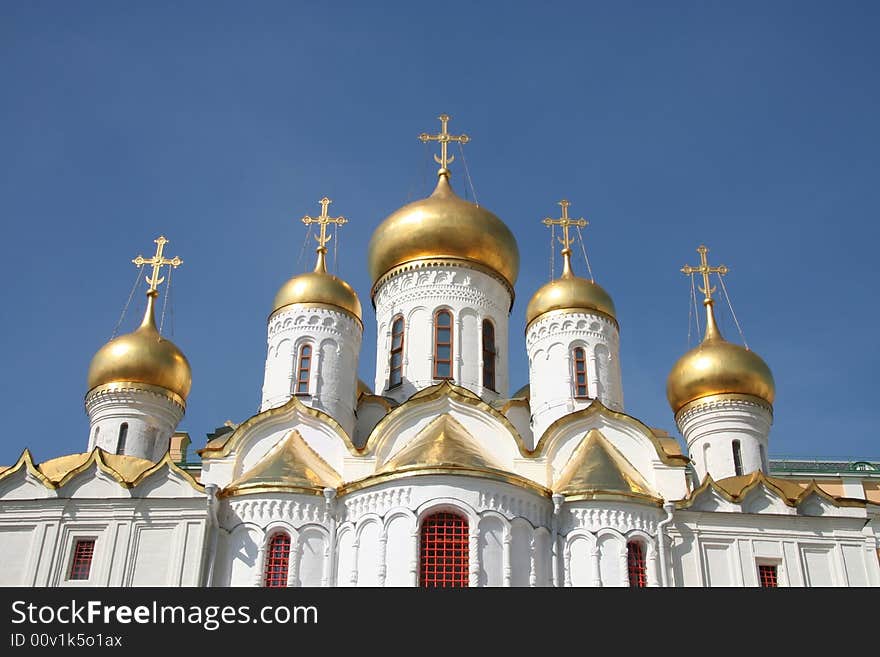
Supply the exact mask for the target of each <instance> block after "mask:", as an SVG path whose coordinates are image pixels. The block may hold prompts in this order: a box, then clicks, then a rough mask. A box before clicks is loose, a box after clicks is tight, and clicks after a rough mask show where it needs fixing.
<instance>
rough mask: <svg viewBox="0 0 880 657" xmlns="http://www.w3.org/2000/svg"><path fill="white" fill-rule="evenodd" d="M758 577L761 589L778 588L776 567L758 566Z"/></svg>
mask: <svg viewBox="0 0 880 657" xmlns="http://www.w3.org/2000/svg"><path fill="white" fill-rule="evenodd" d="M758 576H759V578H760V580H761V588H764V589H775V588H776V587H778V586H779V579H778V577H777V576H776V566H768V565H760V566H758Z"/></svg>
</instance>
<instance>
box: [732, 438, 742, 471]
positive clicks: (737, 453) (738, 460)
mask: <svg viewBox="0 0 880 657" xmlns="http://www.w3.org/2000/svg"><path fill="white" fill-rule="evenodd" d="M733 473H734V475H735V476H737V477H739V476H740V475H741V474H742V473H743V458H742V448H741V447H740V445H739V441H738V440H734V441H733Z"/></svg>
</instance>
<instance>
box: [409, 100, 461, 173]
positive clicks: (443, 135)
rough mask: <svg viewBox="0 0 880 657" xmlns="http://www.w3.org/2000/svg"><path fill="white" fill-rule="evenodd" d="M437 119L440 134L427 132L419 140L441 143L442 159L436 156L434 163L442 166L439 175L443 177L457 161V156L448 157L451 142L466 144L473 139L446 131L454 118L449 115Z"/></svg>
mask: <svg viewBox="0 0 880 657" xmlns="http://www.w3.org/2000/svg"><path fill="white" fill-rule="evenodd" d="M437 118H439V119H440V133H439V134H436V135H429V134H428V133H427V132H423V133H422V134H420V135H419V139H421V140H422V142H424V143H427V142H429V141H438V142H440V157H437V156H436V155H434V161H435V162H436V163H437V164H439V165H440V171H439V173H440V175H443V174H444V173H446V174H448V173H449V165H450V164H452V163H453V162H454V161H455V156H454V155H448V154H447V152H446V146H447V145H448V144H449V142H451V141H457V142H459V143H462V144H466V143H468V142H469V141H470V140H471V138H470V137H468V136H467V135H465V134H461V135H450V134H449V132H448V131H447V130H446V124H447V123H449V119H451V118H452V117H451V116H449V115H448V114H441V115H440V116H439V117H437Z"/></svg>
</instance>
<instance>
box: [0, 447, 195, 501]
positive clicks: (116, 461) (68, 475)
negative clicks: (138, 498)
mask: <svg viewBox="0 0 880 657" xmlns="http://www.w3.org/2000/svg"><path fill="white" fill-rule="evenodd" d="M22 465H24V466H26V467H27V468H28V471H29V472H30V473H31V474H32V475H34V476H35V477H36V478H37V479H39V480H40V481H41V482H42V483H43V485H45V486H46V487H47V488H61V487H63V486H64V485H65V484H67V483H68V482H69V481H70V480H71V479H73V478H74V477H76V476H77V475H79V474H82V473H83V472H85V471H86V470H88V469H89V468H90V467H91V466H92V465H95V466H96V467H97V468H98V469H99V470H100V471H101V472H103V473H105V474H106V475H108V476H109V477H111V478H112V479H113V480H115V481H116V482H117V483H118V484H119V485H120V486H123V487H124V488H134V487H136V486H138V485H140V483H141V482H143V481H144V480H145V479H147V478H148V477H150V476H151V475H153V474H155V473H156V472H158V471H159V470H161V469H162V468H163V467H164V466H166V465H167V466H168V468H169V469H171V470H173V471H174V472H176V473H177V474H178V475H180V476H181V477H182V478H183V479H184V480H185V481H186V482H187V483H188V484H189V485H190V486H192V487H193V488H194V489H195V490H197V491H199V492H204V490H205V488H204V486H202V485H201V484H200V483H199V482H198V481H197V480H196V479H195V478H194V477H193V476H192V475H191V474H190V473H188V472H187V471H186V470H183V469H181V468H180V467H179V466H178V465H177V464H176V463H174V461H173V460H172V459H171V455H170V453H169V452H166V453H165V456H164V457H163V458H162V459H161V460H160V461H158V462H157V463H153V462H152V461H148V460H147V459H141V458H138V457H136V456H126V455H124V454H110V453H109V452H106V451H104V450H103V449H101V448H100V447H95V448H94V449H92V451H91V452H82V453H79V454H67V455H64V456H59V457H57V458H54V459H49V460H48V461H44V462H43V463H40V464H39V465H38V466H36V465H34V462H33V457H32V456H31V453H30V451H29V450H27V449H26V450H25V451H24V452H22V455H21V457H20V458H19V460H18V462H17V463H16V464H15V465H14V466H12V467H11V468H8V469H7V470H6V471H4V472H2V473H0V480H2V479H3V478H4V477H7V476H9V475H10V474H12V472H13V471H17V470H18V469H19V468H20V467H22Z"/></svg>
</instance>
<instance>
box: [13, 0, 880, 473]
mask: <svg viewBox="0 0 880 657" xmlns="http://www.w3.org/2000/svg"><path fill="white" fill-rule="evenodd" d="M878 34H880V4H878V3H876V2H863V3H859V2H839V3H832V2H802V1H797V2H794V1H792V2H767V1H762V2H723V3H722V2H697V1H696V0H695V1H693V2H683V3H674V2H662V3H658V2H553V1H549V2H548V1H544V2H530V3H514V2H479V3H478V2H446V3H437V2H415V1H412V0H408V1H406V2H387V1H386V2H382V3H366V2H351V3H349V2H332V3H319V2H308V3H305V2H261V1H258V2H247V3H245V2H149V3H146V2H142V3H131V2H126V3H120V2H88V1H84V0H80V1H78V2H60V1H58V2H43V1H37V0H31V1H28V2H5V3H3V4H2V6H0V89H2V103H0V167H2V171H0V216H2V222H3V227H4V231H3V232H4V249H3V250H4V256H3V259H4V263H3V265H4V266H3V269H4V286H3V293H2V294H3V297H2V305H0V308H2V313H3V318H2V319H3V321H2V324H0V343H2V349H3V352H2V353H3V361H4V365H3V371H4V376H3V377H2V378H0V380H2V383H0V385H2V388H0V393H2V399H3V402H2V403H3V410H4V412H3V419H4V432H3V434H4V437H3V441H2V443H0V464H9V463H11V462H13V461H14V460H15V459H16V458H17V457H18V455H19V453H20V452H21V450H22V449H23V448H24V447H25V446H28V447H30V448H31V450H32V451H33V452H34V454H35V456H36V458H37V459H38V460H44V459H47V458H51V457H54V456H57V455H60V454H66V453H71V452H78V451H83V450H84V449H85V448H86V445H87V432H88V423H87V418H86V416H85V413H84V411H83V396H84V394H85V392H86V371H87V369H88V364H89V361H90V359H91V357H92V355H93V354H94V352H95V351H96V350H97V349H98V348H99V347H100V346H101V345H102V344H103V343H104V342H105V341H106V340H107V339H108V338H109V336H110V333H111V332H112V330H113V327H114V325H115V324H116V321H117V319H118V317H119V313H120V311H121V309H122V307H123V305H124V304H125V301H126V298H127V296H128V293H129V290H130V289H131V285H132V281H133V277H134V274H135V269H134V266H133V265H131V264H130V260H131V258H133V257H134V256H136V255H137V254H139V253H143V254H144V255H150V254H151V253H152V249H153V246H154V245H153V243H152V240H153V239H154V238H155V237H156V236H157V235H158V234H159V233H164V234H165V235H166V236H167V237H168V238H169V239H170V240H171V243H170V244H169V246H168V249H167V252H168V253H169V254H171V255H174V254H177V255H179V256H181V257H182V258H183V259H184V261H185V264H184V265H183V267H181V268H180V269H178V270H177V271H176V272H175V273H174V287H173V294H172V301H173V308H174V315H173V335H172V336H171V337H172V339H173V340H174V341H175V342H176V343H177V344H178V345H179V346H180V347H181V348H182V349H183V350H184V352H185V353H186V354H187V356H188V358H189V360H190V362H191V364H192V367H193V372H194V382H193V390H192V394H191V396H190V400H189V406H188V408H187V414H186V417H185V418H184V420H183V422H182V425H181V428H182V429H184V430H187V431H189V432H190V434H191V436H192V438H193V443H194V446H195V447H201V446H203V445H204V442H205V433H206V432H209V431H212V430H213V429H214V427H216V426H218V425H221V424H222V423H223V422H224V421H225V420H227V419H231V420H233V421H236V422H241V421H243V420H245V419H246V418H248V417H249V416H251V415H253V414H254V413H255V412H256V409H257V406H258V404H259V399H260V388H261V385H262V369H263V363H264V359H265V349H266V344H265V339H266V337H265V328H266V326H265V322H266V317H267V314H268V312H269V311H270V309H271V302H272V298H273V296H274V294H275V292H276V290H277V288H278V287H279V286H280V285H281V284H282V283H283V282H284V281H285V280H286V279H287V278H288V277H289V276H291V275H293V274H294V273H297V272H299V271H302V270H303V269H304V268H305V267H306V266H311V264H312V257H311V255H309V256H308V257H307V258H305V259H304V260H303V261H302V262H300V263H299V264H297V258H298V256H299V253H300V249H301V245H302V242H303V237H304V235H305V229H304V227H303V226H302V224H301V223H299V218H300V217H302V215H304V214H306V213H309V214H315V213H317V212H318V211H319V207H318V200H319V199H320V198H321V197H322V196H324V195H327V196H329V197H330V198H332V199H333V201H334V203H333V205H332V206H331V211H332V212H333V213H334V214H344V215H345V216H346V217H348V218H349V219H350V221H351V223H349V224H347V225H346V226H345V227H344V228H343V229H342V230H343V231H344V234H343V235H342V241H341V247H340V248H341V251H340V258H339V262H338V271H339V274H340V275H341V276H343V277H344V278H345V279H346V280H348V281H349V282H351V283H352V284H353V285H354V287H355V289H356V290H357V292H358V294H359V295H360V297H361V300H362V302H363V304H364V308H365V324H366V330H365V335H364V349H363V351H362V354H361V361H360V376H361V377H362V378H363V379H365V380H367V381H370V382H372V380H373V368H374V362H375V357H374V353H375V352H374V350H375V347H374V341H375V333H376V328H375V316H374V314H373V310H372V306H371V304H370V298H369V290H370V281H369V278H368V274H367V269H366V259H365V246H366V243H367V241H368V240H369V237H370V235H371V233H372V231H373V229H374V228H375V227H376V226H377V225H378V223H379V222H380V221H381V220H382V219H383V218H384V217H385V216H386V215H388V214H389V213H391V212H392V211H393V210H395V209H396V208H398V207H399V206H401V205H403V204H404V203H406V202H407V201H409V200H414V199H415V198H417V197H419V196H424V195H426V194H427V193H429V192H430V181H431V180H432V179H433V176H432V174H431V172H432V171H433V170H434V168H435V167H434V165H430V164H427V163H426V152H425V148H424V146H423V145H422V144H421V143H420V142H419V141H418V139H417V135H418V134H419V133H420V132H423V131H435V130H436V128H437V127H438V122H437V121H436V116H437V115H438V114H440V113H441V112H446V113H449V114H451V115H452V117H453V120H452V122H451V124H450V127H451V128H452V130H453V131H454V132H460V131H465V132H467V133H468V134H469V135H470V136H471V138H472V142H471V143H470V144H468V146H467V147H466V149H467V150H466V155H467V163H468V166H469V168H470V173H471V176H472V178H473V181H474V185H475V188H476V191H477V196H478V199H479V201H480V203H481V204H482V205H484V206H485V207H487V208H489V209H490V210H492V211H493V212H494V213H496V214H497V215H498V216H500V217H501V218H502V219H504V220H505V221H506V222H507V224H508V225H509V226H510V227H511V229H512V230H513V232H514V234H515V235H516V237H517V239H518V240H519V245H520V250H521V253H522V264H521V274H520V278H519V281H518V283H517V299H516V303H515V305H514V309H513V314H512V317H511V344H510V348H511V351H512V364H511V379H512V389H513V390H515V389H516V388H518V387H519V386H520V385H522V384H523V383H525V382H526V380H527V364H526V356H525V351H524V339H523V328H524V310H525V305H526V303H527V302H528V299H529V297H530V296H531V294H532V293H533V292H534V291H535V290H536V289H537V288H538V287H539V286H540V285H541V284H542V283H544V282H545V281H546V280H547V277H548V273H549V272H548V267H549V235H548V234H547V229H546V228H544V227H543V226H542V225H541V224H540V219H541V218H543V217H545V216H548V215H552V216H558V214H557V213H558V210H559V208H558V206H557V205H556V202H557V201H558V200H559V199H560V198H563V197H566V198H568V199H570V200H571V201H572V208H571V212H572V215H573V216H585V217H586V218H588V219H589V220H590V222H591V225H590V227H589V228H587V229H586V231H585V233H586V240H587V248H588V252H589V255H590V259H591V264H592V267H593V271H594V273H595V275H596V280H597V281H598V282H599V283H600V284H601V285H602V286H603V287H605V288H606V289H607V290H608V291H609V293H610V294H611V295H612V296H613V298H614V301H615V303H616V305H617V308H618V315H619V320H620V326H621V361H622V369H623V377H624V396H625V402H626V409H627V411H628V412H629V413H630V414H632V415H634V416H636V417H638V418H640V419H641V420H643V421H645V422H646V423H647V424H649V425H651V426H657V427H663V428H666V429H668V430H671V431H673V432H674V433H677V432H675V426H674V422H673V418H672V414H671V412H670V410H669V407H668V406H667V403H666V399H665V381H666V375H667V373H668V372H669V370H670V368H671V366H672V365H673V363H674V362H675V360H676V359H677V358H678V357H679V356H680V355H681V354H682V353H683V352H684V351H685V350H686V349H687V346H688V345H687V337H688V301H689V294H690V284H689V282H688V280H687V278H686V277H685V276H683V275H682V274H681V273H680V272H679V268H680V267H681V266H682V265H683V264H685V263H691V264H695V263H696V262H697V254H696V253H695V248H696V247H697V246H698V245H699V244H700V243H701V242H705V243H706V244H707V245H708V246H709V248H710V249H711V253H710V257H711V259H712V261H713V262H714V263H716V264H718V263H724V264H726V265H728V266H729V267H730V268H731V273H730V274H729V276H728V277H727V279H726V281H727V285H728V289H729V291H730V293H731V297H732V301H733V305H734V309H735V310H736V313H737V316H738V318H739V320H740V322H741V324H742V326H743V329H744V331H745V335H746V338H747V340H748V342H749V344H750V346H751V347H752V348H753V349H754V350H755V351H756V352H757V353H758V354H760V355H761V356H762V357H763V358H764V359H765V360H766V361H767V363H768V364H769V365H770V367H771V369H772V370H773V373H774V375H775V378H776V384H777V401H776V405H775V424H774V426H773V430H772V433H771V440H770V454H771V455H777V456H778V455H790V456H828V457H830V456H843V457H851V458H855V457H876V456H878V455H880V446H878V437H877V432H876V423H877V418H878V412H877V404H878V402H877V399H878V394H877V393H878V384H877V370H878V365H880V357H878V355H880V352H878V347H877V344H878V340H877V335H876V334H877V330H878V325H880V318H878V312H880V311H878V308H877V304H876V303H875V298H876V292H875V284H876V280H875V274H876V273H877V269H878V267H877V264H876V262H877V259H876V255H875V253H876V243H877V241H878V227H877V226H878V222H877V219H878V214H880V185H878V174H880V164H878V162H880V160H878V152H880V129H878V118H880V107H878V101H880V90H878V76H877V70H878V67H880V39H878V38H877V35H878ZM453 171H454V174H455V177H454V179H453V184H454V186H455V187H456V189H457V190H458V192H459V193H460V194H461V195H464V194H465V190H466V185H465V184H464V183H465V178H464V175H463V172H462V169H461V167H460V166H456V165H453ZM309 248H310V249H311V248H312V247H309ZM558 262H559V261H558V259H557V264H558ZM575 266H576V268H577V269H578V271H579V272H581V273H583V272H584V264H583V262H582V259H580V258H578V259H577V260H576V261H575ZM142 291H143V287H140V288H139V291H138V293H137V296H136V303H133V304H132V309H131V311H130V313H129V315H128V316H127V318H126V322H125V324H124V326H123V329H124V330H126V331H128V330H131V329H132V328H133V327H134V325H135V323H136V320H137V319H138V317H139V314H140V310H141V309H142V307H143V294H142ZM720 319H721V326H722V329H723V330H724V331H725V334H726V336H727V337H728V338H729V339H731V340H734V339H737V333H736V329H735V327H734V326H733V323H732V321H731V320H730V317H729V314H724V315H722V317H721V318H720ZM167 323H168V322H166V325H167ZM166 332H168V331H166Z"/></svg>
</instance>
